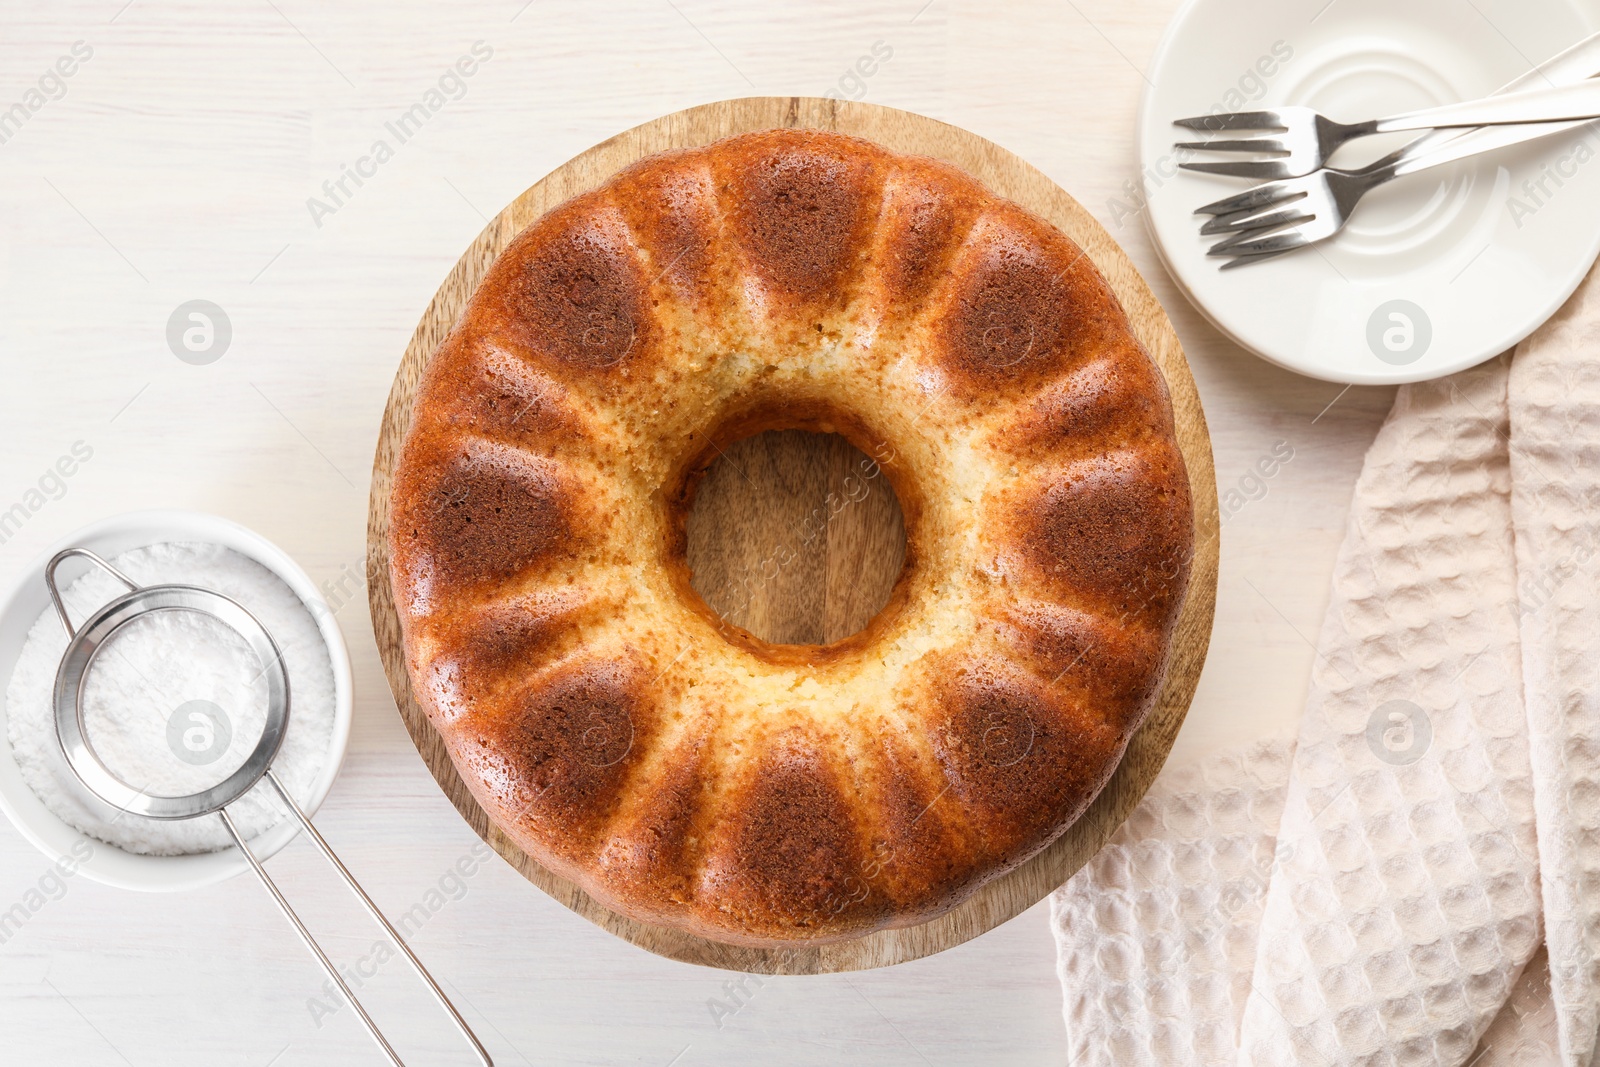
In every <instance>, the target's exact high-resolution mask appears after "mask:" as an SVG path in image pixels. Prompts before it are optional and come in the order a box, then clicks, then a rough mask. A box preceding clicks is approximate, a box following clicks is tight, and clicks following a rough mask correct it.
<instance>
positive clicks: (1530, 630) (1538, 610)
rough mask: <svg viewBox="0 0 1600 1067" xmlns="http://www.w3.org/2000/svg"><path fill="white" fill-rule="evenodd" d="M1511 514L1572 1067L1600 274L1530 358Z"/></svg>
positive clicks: (1590, 875)
mask: <svg viewBox="0 0 1600 1067" xmlns="http://www.w3.org/2000/svg"><path fill="white" fill-rule="evenodd" d="M1510 396H1511V436H1510V443H1509V452H1510V456H1511V474H1512V478H1511V483H1512V491H1511V511H1512V516H1513V519H1514V521H1515V523H1516V549H1517V566H1518V573H1519V582H1518V588H1519V591H1520V593H1521V597H1522V605H1521V607H1522V669H1523V675H1524V687H1525V691H1526V694H1527V703H1528V737H1529V742H1530V748H1531V752H1530V755H1531V760H1532V766H1533V795H1534V807H1535V810H1536V811H1537V816H1538V817H1537V823H1538V830H1539V861H1540V874H1541V877H1542V882H1543V896H1544V915H1545V939H1546V942H1547V943H1548V945H1549V953H1550V961H1549V966H1550V988H1551V992H1552V994H1553V996H1554V998H1555V1003H1556V1006H1557V1019H1558V1021H1559V1024H1560V1032H1561V1047H1562V1052H1563V1062H1564V1063H1565V1064H1566V1065H1567V1067H1590V1065H1592V1064H1594V1063H1595V1062H1596V1055H1595V1052H1596V1049H1595V1045H1596V1041H1595V1031H1596V1027H1597V1025H1600V1012H1597V1010H1596V1006H1597V1002H1600V973H1597V966H1600V964H1597V960H1600V579H1597V572H1600V275H1593V274H1592V275H1591V276H1590V278H1589V280H1588V281H1587V282H1585V283H1584V285H1583V286H1582V288H1580V289H1579V290H1578V293H1577V295H1575V296H1574V297H1573V298H1572V299H1571V300H1569V301H1568V302H1567V305H1566V307H1564V308H1563V309H1562V310H1561V311H1560V312H1559V313H1558V314H1557V315H1556V317H1555V318H1554V319H1552V320H1551V321H1550V322H1548V323H1546V324H1545V326H1544V327H1543V328H1542V329H1540V330H1539V331H1538V333H1536V334H1535V335H1534V336H1533V337H1531V338H1530V339H1529V340H1528V341H1526V342H1524V343H1523V345H1522V346H1521V347H1520V348H1519V349H1518V350H1517V358H1516V360H1515V362H1514V363H1513V364H1512V367H1511V388H1510Z"/></svg>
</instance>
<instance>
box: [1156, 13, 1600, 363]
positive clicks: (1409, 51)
mask: <svg viewBox="0 0 1600 1067" xmlns="http://www.w3.org/2000/svg"><path fill="white" fill-rule="evenodd" d="M1584 7H1585V5H1583V4H1581V3H1578V2H1574V0H1517V2H1515V3H1512V2H1509V0H1499V2H1491V0H1474V2H1472V3H1467V2H1465V0H1403V2H1397V0H1333V2H1332V3H1329V0H1189V2H1188V3H1187V4H1186V5H1185V6H1184V7H1183V9H1182V10H1181V11H1179V12H1178V14H1177V15H1176V16H1175V17H1174V18H1173V20H1172V23H1171V24H1170V25H1169V26H1168V27H1167V32H1166V35H1165V37H1164V38H1163V39H1162V42H1161V45H1160V47H1159V48H1158V49H1157V50H1156V56H1155V60H1154V62H1153V63H1152V64H1151V67H1150V72H1149V77H1148V83H1147V87H1146V89H1145V93H1144V100H1143V102H1142V104H1141V106H1140V112H1139V162H1140V169H1141V173H1142V174H1143V185H1144V192H1143V197H1144V200H1145V202H1146V206H1145V208H1144V212H1143V213H1144V215H1145V217H1146V219H1147V220H1148V224H1149V226H1150V230H1151V233H1152V235H1153V236H1154V238H1155V244H1156V247H1157V249H1158V250H1159V251H1160V253H1161V256H1162V258H1163V259H1164V260H1165V261H1166V265H1167V269H1168V270H1169V271H1171V273H1172V275H1173V277H1174V278H1175V279H1176V280H1177V282H1178V284H1179V286H1180V287H1181V288H1182V289H1183V290H1184V291H1185V294H1186V295H1187V296H1188V297H1189V299H1190V300H1192V301H1193V302H1194V304H1195V306H1196V307H1198V308H1199V309H1200V311H1201V312H1202V313H1203V314H1205V316H1206V317H1207V318H1209V319H1210V320H1211V321H1212V323H1213V324H1215V325H1216V327H1217V328H1218V329H1220V330H1221V331H1222V332H1223V333H1225V334H1227V335H1228V336H1229V337H1231V338H1233V339H1234V340H1235V341H1237V342H1238V343H1239V344H1240V345H1242V346H1243V347H1245V348H1247V349H1249V350H1251V351H1252V352H1255V353H1256V354H1257V355H1259V356H1261V357H1262V358H1264V359H1266V360H1269V361H1271V362H1273V363H1276V364H1278V365H1280V366H1283V367H1287V368H1288V369H1290V370H1293V371H1297V372H1299V373H1301V374H1307V375H1310V376H1312V377H1316V378H1324V379H1327V380H1329V381H1335V382H1353V383H1357V384H1385V383H1398V382H1413V381H1422V380H1424V379H1428V378H1436V377H1439V376H1441V375H1445V374H1449V373H1452V372H1453V371H1457V370H1462V369H1464V368H1466V367H1470V366H1473V365H1474V364H1477V363H1481V362H1482V361H1484V360H1486V359H1490V358H1492V357H1493V356H1495V355H1498V354H1499V353H1501V352H1503V351H1505V350H1506V349H1508V348H1511V347H1512V346H1513V345H1515V344H1516V343H1517V342H1518V341H1520V340H1521V339H1522V338H1524V337H1526V336H1527V335H1528V334H1530V333H1532V332H1533V330H1534V329H1535V328H1537V327H1538V326H1539V324H1540V323H1542V322H1544V321H1545V320H1546V319H1547V318H1549V317H1550V316H1551V315H1552V314H1554V313H1555V311H1556V310H1557V309H1558V308H1559V307H1560V306H1561V305H1562V303H1564V302H1565V301H1566V299H1567V297H1568V296H1569V295H1571V293H1572V291H1573V290H1574V289H1575V288H1576V287H1577V285H1578V283H1579V282H1580V281H1582V280H1583V277H1584V275H1585V274H1586V273H1587V272H1588V270H1589V267H1590V265H1591V264H1592V263H1593V262H1594V260H1595V256H1596V255H1597V254H1600V133H1597V132H1596V130H1595V127H1594V126H1593V125H1591V126H1588V127H1583V128H1580V129H1577V130H1573V131H1569V132H1566V133H1560V134H1555V135H1553V136H1551V137H1549V138H1546V139H1544V140H1542V141H1535V142H1531V143H1529V144H1525V145H1519V146H1516V147H1513V148H1509V149H1506V150H1504V151H1501V152H1499V153H1496V154H1494V155H1491V156H1485V157H1481V158H1478V159H1470V160H1465V161H1463V162H1460V163H1457V164H1453V165H1450V166H1445V167H1440V168H1439V169H1438V170H1435V171H1428V172H1425V173H1422V174H1417V175H1414V176H1411V177H1408V178H1402V179H1399V180H1397V181H1395V182H1393V183H1391V184H1389V185H1387V186H1384V187H1382V188H1380V189H1378V190H1376V191H1375V192H1373V193H1371V194H1370V195H1368V196H1367V197H1366V199H1365V200H1363V201H1362V203H1361V206H1360V207H1359V208H1358V209H1357V210H1356V213H1355V215H1354V216H1353V218H1352V219H1351V221H1350V224H1349V225H1348V226H1347V227H1346V228H1345V230H1344V232H1343V233H1340V234H1339V235H1338V236H1336V237H1334V238H1333V239H1332V240H1330V241H1327V242H1324V243H1323V244H1321V245H1317V246H1315V247H1314V248H1312V249H1305V250H1302V251H1299V252H1294V253H1292V254H1290V255H1286V256H1280V257H1277V258H1275V259H1272V260H1269V261H1267V262H1263V263H1259V264H1252V265H1250V266H1246V267H1243V268H1240V269H1237V270H1229V271H1219V270H1218V269H1217V268H1218V266H1219V264H1220V262H1221V261H1220V260H1217V259H1213V258H1209V257H1207V256H1206V254H1205V250H1206V248H1207V247H1208V246H1209V245H1210V244H1211V243H1213V241H1214V240H1216V238H1203V237H1201V236H1200V232H1199V231H1200V224H1201V222H1202V221H1203V217H1202V216H1196V215H1194V214H1193V212H1194V209H1195V208H1197V207H1199V206H1200V205H1202V204H1205V203H1209V202H1210V201H1213V200H1217V199H1219V198H1221V197H1224V196H1227V195H1229V194H1231V193H1234V192H1238V191H1241V190H1243V189H1246V188H1248V187H1249V185H1250V183H1249V182H1246V181H1243V180H1240V179H1234V178H1222V177H1216V176H1212V175H1204V174H1193V173H1190V172H1188V171H1181V170H1178V169H1177V167H1176V163H1177V160H1178V159H1179V158H1189V157H1185V156H1183V155H1182V154H1181V153H1179V152H1176V151H1175V150H1174V149H1173V142H1174V141H1177V140H1180V139H1183V140H1189V139H1193V138H1192V135H1190V131H1187V130H1183V129H1181V128H1179V127H1175V126H1173V125H1172V124H1171V123H1172V120H1174V119H1177V118H1181V117H1185V116H1189V115H1199V114H1205V113H1207V112H1210V111H1213V110H1225V111H1232V110H1250V109H1252V108H1254V107H1263V106H1264V107H1271V106H1277V105H1283V104H1304V105H1308V106H1311V107H1315V108H1317V109H1318V110H1321V111H1323V112H1324V113H1326V114H1328V115H1329V116H1330V117H1332V118H1336V119H1339V120H1341V121H1353V120H1356V119H1363V118H1371V117H1374V116H1378V115H1385V114H1393V113H1395V112H1399V111H1406V110H1410V109H1412V108H1420V107H1428V106H1431V105H1434V104H1445V103H1451V102H1454V101H1457V100H1466V99H1472V98H1474V97H1479V96H1484V95H1487V94H1488V93H1491V92H1493V91H1494V90H1496V89H1498V88H1499V87H1500V86H1501V85H1503V84H1505V83H1506V82H1508V81H1510V80H1511V79H1513V78H1515V77H1517V76H1518V75H1520V74H1523V73H1526V72H1527V71H1528V70H1529V69H1530V68H1531V67H1532V66H1534V65H1536V64H1538V63H1542V62H1544V61H1545V60H1546V59H1548V58H1550V57H1551V56H1553V55H1555V54H1556V53H1558V52H1560V51H1562V50H1564V49H1566V48H1568V47H1570V46H1571V45H1573V44H1575V43H1576V42H1577V41H1579V40H1581V39H1582V38H1584V37H1586V36H1588V35H1589V34H1590V33H1593V32H1594V31H1595V30H1596V29H1597V28H1600V25H1597V21H1596V19H1597V16H1600V11H1595V10H1593V9H1591V10H1589V11H1585V10H1584ZM1180 135H1183V136H1180ZM1406 140H1407V137H1406V136H1404V135H1391V136H1390V137H1387V138H1369V139H1368V140H1367V141H1366V142H1361V143H1358V144H1355V145H1351V146H1349V147H1348V148H1347V149H1346V150H1345V151H1344V152H1342V153H1341V154H1340V155H1339V157H1338V159H1337V160H1336V161H1335V162H1336V164H1337V165H1339V166H1359V165H1360V164H1362V163H1365V162H1368V161H1370V160H1371V159H1373V158H1376V157H1377V156H1378V155H1381V154H1383V153H1385V152H1388V151H1390V150H1392V149H1393V148H1395V147H1398V146H1399V145H1400V144H1404V143H1405V141H1406ZM1580 146H1581V147H1580ZM1217 158H1226V157H1217ZM1524 183H1528V184H1526V185H1524ZM1540 183H1542V184H1543V190H1542V191H1541V189H1540V188H1539V185H1540ZM1131 209H1132V210H1137V209H1138V205H1137V204H1136V203H1135V204H1132V205H1131Z"/></svg>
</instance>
